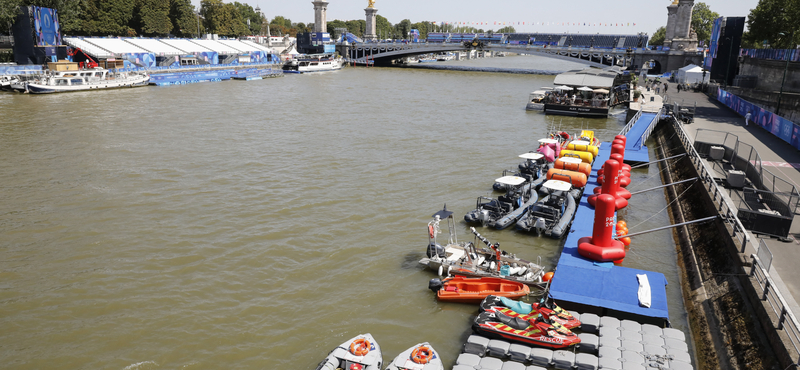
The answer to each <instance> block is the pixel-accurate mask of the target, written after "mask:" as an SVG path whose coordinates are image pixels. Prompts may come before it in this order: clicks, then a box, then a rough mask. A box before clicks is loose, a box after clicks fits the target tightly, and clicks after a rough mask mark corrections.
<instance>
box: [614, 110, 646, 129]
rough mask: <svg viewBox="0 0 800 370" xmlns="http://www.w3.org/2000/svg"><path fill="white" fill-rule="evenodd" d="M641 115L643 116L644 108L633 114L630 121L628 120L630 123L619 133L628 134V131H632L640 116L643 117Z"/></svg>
mask: <svg viewBox="0 0 800 370" xmlns="http://www.w3.org/2000/svg"><path fill="white" fill-rule="evenodd" d="M641 117H642V109H641V108H639V111H638V112H636V114H635V115H633V117H631V119H630V121H628V123H627V124H626V125H625V127H623V128H622V131H620V132H619V134H620V135H627V134H628V131H630V130H631V127H633V124H634V123H636V121H638V120H639V118H641Z"/></svg>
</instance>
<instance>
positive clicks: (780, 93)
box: [775, 30, 794, 116]
mask: <svg viewBox="0 0 800 370" xmlns="http://www.w3.org/2000/svg"><path fill="white" fill-rule="evenodd" d="M779 35H781V36H786V34H785V33H783V32H781V33H779ZM793 40H794V30H792V36H791V37H790V38H789V42H790V43H791V42H792V41H793ZM788 69H789V53H786V65H784V67H783V79H782V80H781V91H780V92H779V93H778V108H777V109H775V114H776V115H779V116H780V115H781V98H782V97H783V84H784V83H785V82H786V71H787V70H788Z"/></svg>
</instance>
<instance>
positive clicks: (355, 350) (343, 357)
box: [316, 333, 383, 370]
mask: <svg viewBox="0 0 800 370" xmlns="http://www.w3.org/2000/svg"><path fill="white" fill-rule="evenodd" d="M382 364H383V355H382V354H381V347H380V346H378V342H376V341H375V338H373V337H372V335H371V334H369V333H367V334H359V335H357V336H355V337H354V338H352V339H350V340H348V341H346V342H344V343H342V344H340V345H339V346H338V347H336V348H334V349H333V351H331V352H330V353H329V354H328V357H326V358H325V359H324V360H322V362H320V363H319V365H317V369H316V370H337V369H346V370H355V369H358V370H381V365H382Z"/></svg>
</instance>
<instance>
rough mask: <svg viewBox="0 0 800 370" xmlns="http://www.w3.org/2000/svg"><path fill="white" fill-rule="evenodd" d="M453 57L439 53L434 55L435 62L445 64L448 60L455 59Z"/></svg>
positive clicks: (449, 54)
mask: <svg viewBox="0 0 800 370" xmlns="http://www.w3.org/2000/svg"><path fill="white" fill-rule="evenodd" d="M455 58H456V57H455V55H453V53H439V54H437V55H436V60H437V61H439V62H447V61H449V60H453V59H455Z"/></svg>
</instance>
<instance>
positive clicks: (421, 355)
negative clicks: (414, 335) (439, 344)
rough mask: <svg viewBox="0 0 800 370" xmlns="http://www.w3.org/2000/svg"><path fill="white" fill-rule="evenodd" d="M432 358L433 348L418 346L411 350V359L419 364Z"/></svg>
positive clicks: (425, 362) (423, 363)
mask: <svg viewBox="0 0 800 370" xmlns="http://www.w3.org/2000/svg"><path fill="white" fill-rule="evenodd" d="M431 358H433V350H431V349H430V348H428V347H425V346H419V347H417V348H414V350H413V351H411V360H412V361H414V362H416V363H418V364H420V365H425V364H427V363H428V362H429V361H430V360H431Z"/></svg>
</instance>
